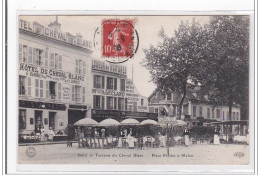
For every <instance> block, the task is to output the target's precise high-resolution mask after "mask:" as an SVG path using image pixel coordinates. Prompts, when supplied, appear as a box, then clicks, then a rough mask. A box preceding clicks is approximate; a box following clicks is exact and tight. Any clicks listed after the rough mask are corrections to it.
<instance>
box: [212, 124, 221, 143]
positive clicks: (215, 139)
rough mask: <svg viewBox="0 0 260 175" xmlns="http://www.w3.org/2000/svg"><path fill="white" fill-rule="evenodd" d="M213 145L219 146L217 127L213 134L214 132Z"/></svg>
mask: <svg viewBox="0 0 260 175" xmlns="http://www.w3.org/2000/svg"><path fill="white" fill-rule="evenodd" d="M213 144H214V145H219V144H220V141H219V130H218V128H217V127H215V132H214V142H213Z"/></svg>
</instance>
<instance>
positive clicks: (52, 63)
mask: <svg viewBox="0 0 260 175" xmlns="http://www.w3.org/2000/svg"><path fill="white" fill-rule="evenodd" d="M50 67H51V68H54V53H50Z"/></svg>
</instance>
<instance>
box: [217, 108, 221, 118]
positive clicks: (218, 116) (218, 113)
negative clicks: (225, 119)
mask: <svg viewBox="0 0 260 175" xmlns="http://www.w3.org/2000/svg"><path fill="white" fill-rule="evenodd" d="M217 118H220V109H217Z"/></svg>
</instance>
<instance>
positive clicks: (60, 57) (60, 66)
mask: <svg viewBox="0 0 260 175" xmlns="http://www.w3.org/2000/svg"><path fill="white" fill-rule="evenodd" d="M59 69H62V56H61V55H59Z"/></svg>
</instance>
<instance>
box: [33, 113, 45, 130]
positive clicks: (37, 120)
mask: <svg viewBox="0 0 260 175" xmlns="http://www.w3.org/2000/svg"><path fill="white" fill-rule="evenodd" d="M34 121H35V133H38V132H40V130H41V128H42V127H43V123H42V111H35V112H34Z"/></svg>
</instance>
